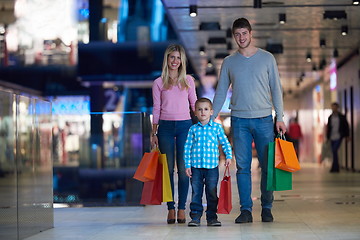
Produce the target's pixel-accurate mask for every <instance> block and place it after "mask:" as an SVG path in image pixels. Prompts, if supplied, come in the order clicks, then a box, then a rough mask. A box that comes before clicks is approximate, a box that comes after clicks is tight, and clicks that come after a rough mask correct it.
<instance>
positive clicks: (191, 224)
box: [188, 219, 200, 227]
mask: <svg viewBox="0 0 360 240" xmlns="http://www.w3.org/2000/svg"><path fill="white" fill-rule="evenodd" d="M188 226H189V227H199V226H200V220H194V219H193V220H191V221H190V222H189V223H188Z"/></svg>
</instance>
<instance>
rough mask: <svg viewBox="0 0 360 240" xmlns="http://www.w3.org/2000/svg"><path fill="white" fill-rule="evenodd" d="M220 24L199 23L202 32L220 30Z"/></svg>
mask: <svg viewBox="0 0 360 240" xmlns="http://www.w3.org/2000/svg"><path fill="white" fill-rule="evenodd" d="M220 29H221V27H220V23H218V22H202V23H200V30H204V31H214V30H220Z"/></svg>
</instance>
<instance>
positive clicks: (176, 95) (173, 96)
mask: <svg viewBox="0 0 360 240" xmlns="http://www.w3.org/2000/svg"><path fill="white" fill-rule="evenodd" d="M186 80H187V81H188V83H189V85H190V87H189V88H188V89H184V90H181V88H180V87H179V86H172V87H171V88H170V89H167V90H166V89H164V88H163V82H162V78H161V77H159V78H157V79H155V81H154V84H153V87H152V94H153V102H154V108H153V124H158V123H159V120H160V119H161V120H170V121H176V120H188V119H191V117H190V108H189V106H191V109H192V110H195V102H196V100H197V96H196V92H195V82H194V79H193V78H192V77H191V76H190V75H187V76H186Z"/></svg>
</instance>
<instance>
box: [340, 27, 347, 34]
mask: <svg viewBox="0 0 360 240" xmlns="http://www.w3.org/2000/svg"><path fill="white" fill-rule="evenodd" d="M347 34H348V26H346V25H345V26H341V35H343V36H345V35H347Z"/></svg>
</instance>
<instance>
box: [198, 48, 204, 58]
mask: <svg viewBox="0 0 360 240" xmlns="http://www.w3.org/2000/svg"><path fill="white" fill-rule="evenodd" d="M199 53H200V55H201V56H204V55H205V47H203V46H201V47H200V48H199Z"/></svg>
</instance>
